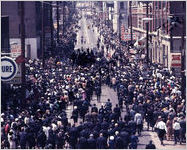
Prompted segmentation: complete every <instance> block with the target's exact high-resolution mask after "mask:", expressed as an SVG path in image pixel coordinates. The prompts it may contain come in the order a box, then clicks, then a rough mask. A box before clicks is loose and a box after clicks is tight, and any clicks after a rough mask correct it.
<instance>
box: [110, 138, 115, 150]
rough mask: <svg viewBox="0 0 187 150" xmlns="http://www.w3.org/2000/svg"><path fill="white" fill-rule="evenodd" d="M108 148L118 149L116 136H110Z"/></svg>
mask: <svg viewBox="0 0 187 150" xmlns="http://www.w3.org/2000/svg"><path fill="white" fill-rule="evenodd" d="M108 148H109V149H115V148H116V145H115V140H114V136H110V137H109V140H108Z"/></svg>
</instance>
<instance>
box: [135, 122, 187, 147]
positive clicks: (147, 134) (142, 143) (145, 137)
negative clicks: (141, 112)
mask: <svg viewBox="0 0 187 150" xmlns="http://www.w3.org/2000/svg"><path fill="white" fill-rule="evenodd" d="M150 140H152V141H153V144H155V146H156V149H166V150H168V149H177V150H178V149H186V143H182V144H181V145H180V144H176V145H174V141H173V140H172V141H167V140H164V146H163V145H161V143H160V140H159V138H158V136H157V133H156V132H152V131H150V130H149V131H147V126H146V124H145V123H144V130H143V131H142V135H141V136H140V137H139V144H138V149H145V147H146V145H147V144H148V143H149V141H150Z"/></svg>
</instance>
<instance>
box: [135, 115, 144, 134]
mask: <svg viewBox="0 0 187 150" xmlns="http://www.w3.org/2000/svg"><path fill="white" fill-rule="evenodd" d="M134 121H135V122H136V128H137V131H138V135H141V131H142V129H143V119H142V115H141V114H140V113H139V111H137V113H136V114H135V116H134Z"/></svg>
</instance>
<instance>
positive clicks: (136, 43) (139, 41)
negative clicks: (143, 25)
mask: <svg viewBox="0 0 187 150" xmlns="http://www.w3.org/2000/svg"><path fill="white" fill-rule="evenodd" d="M145 41H146V37H142V38H140V39H139V40H137V41H136V42H135V43H134V46H140V45H143V44H144V42H145Z"/></svg>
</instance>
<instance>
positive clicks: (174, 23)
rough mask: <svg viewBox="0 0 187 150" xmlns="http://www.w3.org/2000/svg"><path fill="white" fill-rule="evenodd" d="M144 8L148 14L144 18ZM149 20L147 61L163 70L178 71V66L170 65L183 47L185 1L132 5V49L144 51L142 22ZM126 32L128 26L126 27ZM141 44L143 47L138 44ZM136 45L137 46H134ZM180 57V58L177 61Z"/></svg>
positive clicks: (135, 3) (144, 26)
mask: <svg viewBox="0 0 187 150" xmlns="http://www.w3.org/2000/svg"><path fill="white" fill-rule="evenodd" d="M147 8H148V14H147ZM144 18H149V21H148V31H149V32H148V33H149V59H150V61H151V62H153V63H157V64H160V65H163V66H164V67H167V68H168V69H169V70H172V69H177V68H178V69H180V68H181V65H180V64H178V65H173V60H172V59H173V56H174V55H177V56H178V55H181V52H182V49H183V50H184V49H185V48H186V46H185V43H186V42H185V35H186V30H185V26H186V25H185V22H186V2H185V1H149V3H148V7H147V4H146V2H133V3H132V29H133V33H135V34H136V35H137V42H136V44H135V45H136V46H137V47H141V48H144V50H145V49H146V45H145V44H146V43H145V40H146V30H147V29H146V22H145V21H144ZM129 28H130V26H129ZM142 39H143V40H142ZM139 40H140V41H141V40H142V43H143V46H142V43H141V42H138V41H139ZM137 43H141V45H140V44H137ZM181 58H182V56H181V57H180V60H181Z"/></svg>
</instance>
